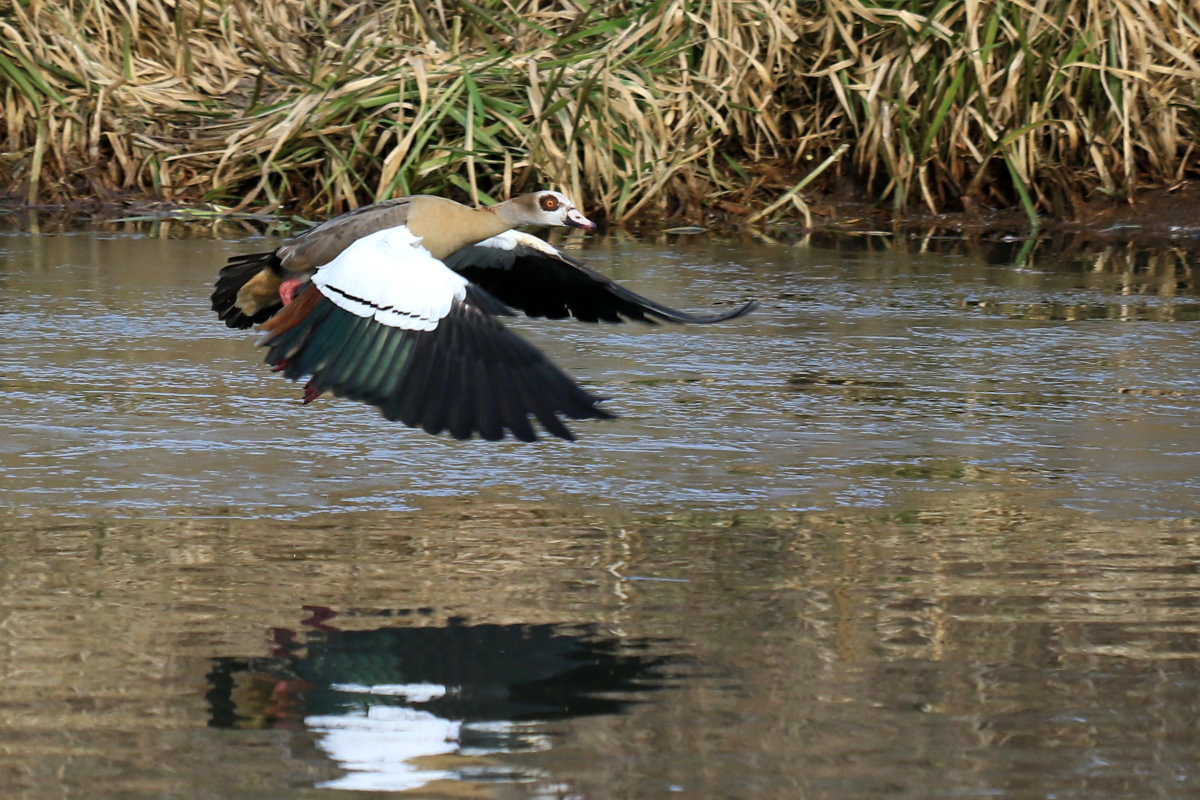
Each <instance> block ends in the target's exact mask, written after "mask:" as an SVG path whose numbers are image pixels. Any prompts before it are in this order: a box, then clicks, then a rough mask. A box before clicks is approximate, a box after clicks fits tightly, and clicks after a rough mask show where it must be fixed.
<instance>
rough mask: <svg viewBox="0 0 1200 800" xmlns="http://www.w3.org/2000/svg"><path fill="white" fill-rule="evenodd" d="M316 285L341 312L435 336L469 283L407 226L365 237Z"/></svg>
mask: <svg viewBox="0 0 1200 800" xmlns="http://www.w3.org/2000/svg"><path fill="white" fill-rule="evenodd" d="M312 282H313V283H314V284H316V286H317V288H318V289H319V290H320V291H321V294H323V295H325V296H326V297H328V298H329V300H330V302H332V303H333V304H334V305H336V306H337V307H339V308H343V309H345V310H346V311H349V312H350V313H351V314H355V315H357V316H360V317H374V318H375V320H376V321H378V322H380V323H382V324H384V325H390V326H391V327H393V328H403V329H405V330H416V331H431V330H433V329H434V328H436V327H437V326H438V322H439V321H441V319H442V318H443V317H445V316H446V315H447V314H449V313H450V307H451V306H452V305H453V304H454V302H455V301H456V300H458V301H462V300H464V299H465V298H466V296H467V281H466V279H465V278H463V277H462V276H460V275H459V274H458V273H456V272H454V271H452V270H451V269H449V268H448V267H447V266H446V265H445V264H443V263H442V262H441V261H439V260H438V259H436V258H434V257H433V255H432V254H431V253H430V252H429V251H428V250H426V249H425V248H424V247H423V246H422V245H421V237H419V236H414V235H413V233H412V231H410V230H409V229H408V227H407V226H405V225H401V226H398V227H395V228H385V229H384V230H381V231H376V232H375V233H372V234H369V235H367V236H364V237H363V238H361V239H359V240H358V241H356V242H354V243H353V244H351V245H350V246H349V247H347V248H346V249H345V250H343V251H342V252H341V253H340V254H338V257H337V258H335V259H334V260H333V261H330V262H329V263H328V264H326V265H324V266H322V267H321V268H319V269H318V270H317V274H316V275H314V276H313V279H312Z"/></svg>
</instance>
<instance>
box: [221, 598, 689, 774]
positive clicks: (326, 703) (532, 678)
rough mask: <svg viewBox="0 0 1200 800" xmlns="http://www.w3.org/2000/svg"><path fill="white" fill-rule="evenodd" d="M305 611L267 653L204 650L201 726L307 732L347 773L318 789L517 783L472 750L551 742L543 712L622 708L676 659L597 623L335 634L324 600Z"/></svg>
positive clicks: (662, 681) (458, 624) (552, 716)
mask: <svg viewBox="0 0 1200 800" xmlns="http://www.w3.org/2000/svg"><path fill="white" fill-rule="evenodd" d="M308 610H309V611H310V612H312V613H313V616H312V618H310V619H309V620H308V621H306V624H307V625H308V627H309V631H308V632H307V633H306V634H305V635H304V636H303V637H301V636H299V635H297V634H296V632H294V631H291V630H288V629H275V630H274V631H273V632H272V647H271V654H270V655H269V656H267V657H263V658H238V657H219V658H215V659H213V667H212V670H211V671H210V673H209V675H208V682H209V687H210V688H209V692H208V701H209V709H210V720H209V724H210V725H211V726H213V727H219V728H240V729H263V728H272V729H292V730H308V731H312V732H314V733H316V734H317V735H318V745H319V747H320V748H321V750H323V751H324V752H325V754H326V755H328V756H329V757H331V758H333V759H334V760H335V761H336V762H338V764H339V765H340V766H341V767H342V768H343V769H344V770H345V771H346V774H345V775H344V776H343V777H342V778H339V779H337V780H334V781H331V782H329V783H327V784H322V785H323V786H326V787H330V788H344V789H373V790H392V791H395V790H402V789H409V788H416V787H419V786H422V785H425V784H427V783H429V782H432V781H437V780H505V779H516V778H517V777H518V776H515V775H511V774H509V773H510V772H512V769H511V768H505V767H502V766H497V765H496V764H495V762H494V760H489V761H481V760H479V759H478V758H477V757H478V756H482V755H488V754H494V753H505V752H509V753H511V752H528V751H530V750H538V749H544V748H547V747H549V746H550V744H551V742H550V739H549V737H548V734H547V733H546V730H545V726H544V725H542V724H539V723H544V722H545V721H548V720H556V719H564V718H572V717H586V716H592V715H599V714H618V713H621V712H622V711H623V710H625V709H627V708H628V707H629V706H630V704H632V703H637V702H643V701H644V700H645V699H646V693H648V692H651V691H654V690H657V689H661V688H664V687H665V686H667V685H669V677H668V676H666V675H665V674H664V673H663V667H664V666H665V665H667V664H669V663H672V662H678V661H679V660H680V659H679V658H678V657H677V656H674V655H664V654H663V653H662V647H663V644H664V643H663V642H662V641H661V640H657V641H650V640H631V639H620V638H614V637H611V636H608V637H606V636H604V635H601V634H600V633H599V630H598V627H597V626H595V625H572V626H559V625H549V624H537V625H494V624H481V625H471V624H467V623H466V622H464V621H462V620H451V621H450V622H448V623H447V624H445V625H443V626H438V627H403V626H402V624H398V625H396V626H393V627H380V628H377V629H373V630H353V631H347V630H338V629H337V628H336V627H333V626H332V625H330V624H329V622H330V620H332V619H333V618H334V617H335V616H336V615H335V614H334V613H333V612H331V611H329V610H328V609H319V608H310V609H308ZM389 621H392V620H389Z"/></svg>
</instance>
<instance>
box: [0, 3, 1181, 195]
mask: <svg viewBox="0 0 1200 800" xmlns="http://www.w3.org/2000/svg"><path fill="white" fill-rule="evenodd" d="M909 6H910V4H900V3H894V2H884V0H829V1H828V2H825V3H820V4H797V3H794V2H790V0H756V2H733V1H732V0H657V1H656V2H649V3H642V2H633V1H632V0H614V2H610V3H605V4H598V5H595V6H587V5H586V4H579V5H576V4H574V3H571V2H569V0H477V1H476V2H466V0H464V2H461V3H457V4H455V7H454V9H453V13H449V11H448V10H447V8H446V7H445V6H444V5H442V4H433V5H430V4H424V3H415V4H410V3H407V2H400V0H390V1H388V2H377V3H367V2H362V0H304V1H303V2H302V1H301V0H279V1H278V2H272V3H258V2H250V0H216V2H211V1H210V0H172V1H171V2H167V1H166V0H134V2H117V0H89V1H88V2H85V1H84V0H56V2H53V3H51V2H46V1H45V0H21V2H16V3H9V4H7V8H8V10H7V11H6V12H5V13H4V14H3V15H2V16H0V34H2V35H0V103H2V109H3V112H2V113H3V118H4V121H5V130H4V131H3V135H5V137H6V146H5V148H4V150H6V151H7V154H6V155H0V189H3V188H7V189H8V190H9V191H23V192H24V196H25V197H27V198H28V199H30V200H59V199H63V198H67V197H73V196H78V195H98V196H108V195H111V194H113V193H114V192H119V191H136V192H144V193H150V194H151V195H153V196H158V197H162V198H165V199H168V200H170V199H197V198H201V197H203V198H207V199H210V200H216V201H221V202H226V203H231V204H240V205H242V206H255V207H261V206H272V205H276V204H281V203H283V202H285V201H289V202H291V201H296V202H299V203H301V204H302V205H303V206H304V207H306V208H308V209H312V210H314V211H322V212H329V211H334V210H338V209H344V208H346V207H351V206H354V205H357V204H359V203H361V202H364V201H368V200H373V199H376V198H380V197H384V196H390V195H396V194H402V193H407V192H416V191H423V192H437V193H449V194H453V195H456V196H460V197H469V198H473V199H478V200H487V199H489V198H491V197H497V196H503V195H508V194H510V193H512V192H513V191H517V190H521V189H526V188H529V187H531V186H534V185H542V184H547V183H549V184H555V185H560V186H562V187H564V188H566V189H567V190H568V191H570V192H572V193H574V194H576V195H578V196H580V197H582V198H583V199H584V202H586V203H587V205H588V206H589V207H591V208H598V209H604V210H605V211H606V212H607V213H608V215H609V216H610V217H611V218H614V219H627V218H629V217H631V216H632V215H634V214H637V213H638V212H639V211H643V210H645V209H647V208H649V207H655V208H660V209H670V210H672V211H674V212H676V213H678V214H680V215H682V216H685V217H690V218H693V219H696V218H699V217H700V216H701V214H702V211H703V208H704V207H705V206H716V207H718V208H722V209H724V210H726V211H734V212H735V213H736V212H739V211H740V212H742V213H749V212H750V211H751V210H753V209H755V208H762V207H763V206H764V205H766V204H768V203H770V202H771V201H772V200H773V199H775V198H779V197H781V195H783V193H785V192H787V191H788V190H790V189H792V188H793V187H794V186H795V185H796V184H797V183H798V182H799V181H801V180H802V179H803V178H804V176H805V174H806V173H807V172H808V171H809V169H810V168H811V165H814V164H817V163H820V161H821V160H822V159H824V158H827V157H828V156H829V155H830V154H831V153H832V152H833V151H834V150H835V149H836V148H837V147H838V145H840V144H842V143H846V142H849V143H851V144H852V146H853V148H854V149H853V151H852V156H851V157H849V158H847V159H846V160H845V161H844V162H839V164H838V168H837V170H830V173H833V172H837V171H839V170H840V171H841V172H842V173H843V174H845V173H847V172H850V173H852V174H853V175H855V176H857V177H858V178H859V179H860V180H861V181H862V182H863V183H864V185H866V186H867V187H868V189H869V190H870V192H871V193H872V194H873V195H875V196H877V197H887V198H890V199H891V200H892V202H893V203H894V204H895V206H896V207H897V208H900V207H904V206H911V205H914V204H920V205H924V206H926V207H928V208H930V209H934V210H945V209H949V208H955V207H958V206H960V205H963V204H966V205H970V204H972V203H983V204H989V205H993V204H1000V205H1014V204H1019V205H1023V206H1024V207H1025V208H1026V210H1027V211H1028V213H1030V214H1031V215H1032V214H1033V213H1035V212H1050V213H1055V212H1061V211H1063V210H1064V209H1065V208H1067V207H1068V206H1069V205H1070V204H1071V203H1073V202H1074V201H1076V200H1078V199H1079V198H1080V197H1082V196H1086V195H1087V194H1089V193H1091V192H1093V191H1097V190H1098V191H1102V192H1105V193H1109V194H1114V195H1123V194H1127V193H1129V192H1131V191H1132V190H1134V189H1136V188H1137V187H1138V186H1139V185H1140V184H1145V183H1147V182H1157V183H1167V182H1170V181H1174V180H1177V179H1178V178H1180V177H1184V176H1186V175H1188V174H1190V171H1191V170H1194V167H1195V163H1196V162H1195V153H1194V149H1193V147H1192V146H1191V145H1190V144H1189V142H1193V141H1195V140H1196V139H1197V138H1198V136H1197V134H1198V133H1200V131H1197V127H1198V123H1200V121H1198V120H1197V115H1196V113H1195V108H1196V95H1197V87H1200V62H1198V61H1197V59H1196V57H1195V53H1196V51H1197V47H1196V39H1197V36H1198V35H1200V34H1198V31H1200V18H1196V17H1194V16H1188V12H1187V11H1186V9H1187V6H1182V7H1181V6H1178V5H1176V4H1170V3H1152V2H1150V0H1117V2H1100V1H1099V0H1072V1H1071V2H1064V3H1035V4H1015V3H1006V2H1000V1H999V0H997V2H983V1H981V0H968V1H967V2H958V1H957V0H936V2H932V3H926V4H921V6H920V7H921V9H922V12H923V13H916V12H914V11H910V10H908V8H909ZM4 184H7V186H6V187H5V186H4Z"/></svg>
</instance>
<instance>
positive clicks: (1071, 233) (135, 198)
mask: <svg viewBox="0 0 1200 800" xmlns="http://www.w3.org/2000/svg"><path fill="white" fill-rule="evenodd" d="M806 202H807V205H808V207H809V210H810V212H811V218H812V222H813V224H812V227H811V228H810V227H808V226H807V225H806V224H805V220H804V218H803V217H802V215H800V214H799V213H798V212H796V213H791V214H782V215H776V216H774V217H773V218H772V219H770V220H766V221H756V222H754V223H752V224H748V223H747V222H746V220H747V219H748V218H750V217H752V215H753V214H754V213H756V211H757V210H758V209H755V208H751V207H749V206H742V205H738V204H734V203H728V202H720V201H717V202H715V203H714V204H713V205H711V206H708V207H706V208H704V209H703V210H702V211H699V213H694V214H693V215H692V216H691V217H684V216H670V217H665V218H664V217H656V216H651V215H646V216H643V217H641V218H638V219H636V220H634V221H633V222H632V224H629V225H625V226H620V228H621V229H623V230H627V231H631V232H634V233H639V234H653V233H659V232H663V231H669V230H671V229H673V228H686V229H689V232H695V233H711V234H718V235H724V236H738V235H745V234H751V235H761V234H765V235H767V236H783V237H795V236H804V235H806V234H809V233H823V234H836V233H848V234H861V233H871V232H889V233H898V234H917V235H929V234H935V235H958V236H962V237H964V238H976V237H978V238H1018V239H1024V238H1028V237H1030V236H1035V237H1041V238H1053V239H1059V240H1064V241H1065V240H1069V242H1070V245H1069V246H1079V245H1087V244H1112V243H1117V242H1129V243H1135V244H1145V245H1163V244H1175V245H1180V244H1182V245H1184V246H1187V245H1188V243H1189V242H1195V243H1196V244H1197V245H1200V184H1196V183H1192V182H1183V183H1180V184H1178V185H1176V186H1173V187H1171V188H1169V189H1151V190H1146V191H1143V192H1141V193H1139V194H1138V195H1137V198H1136V199H1135V200H1133V201H1128V202H1127V201H1120V200H1114V199H1111V198H1105V197H1099V198H1095V199H1093V200H1091V201H1089V202H1086V203H1082V204H1079V205H1078V206H1077V207H1076V208H1075V209H1074V211H1073V213H1072V214H1070V215H1069V216H1065V217H1061V218H1052V217H1044V218H1041V219H1040V220H1039V222H1040V228H1039V229H1038V230H1037V231H1036V232H1034V231H1032V230H1031V225H1030V221H1029V218H1028V217H1027V216H1026V215H1025V214H1024V212H1023V211H1021V209H1019V208H1006V209H986V208H976V209H973V210H970V211H957V212H949V213H943V214H931V213H928V212H925V211H922V210H920V209H916V210H911V211H908V212H905V213H903V214H902V215H896V214H895V213H894V212H893V211H892V209H890V208H887V207H885V206H882V205H879V204H874V203H869V202H864V201H861V200H857V199H853V198H850V197H847V195H846V193H837V194H827V195H823V196H819V197H816V198H812V199H809V200H807V201H806ZM601 219H602V218H601ZM163 221H171V222H177V223H181V224H188V225H192V226H196V227H197V228H203V227H204V226H216V225H222V226H226V225H232V226H235V228H240V229H242V230H244V231H246V232H247V233H252V232H261V231H263V230H264V229H266V230H269V231H271V232H277V233H281V234H287V233H289V232H292V231H298V230H303V229H304V228H305V227H307V225H308V224H309V222H310V221H309V220H308V219H307V218H305V217H303V216H301V215H297V214H293V213H291V212H289V211H288V210H286V209H281V210H275V211H270V210H265V209H264V210H253V209H251V210H248V211H242V212H236V213H234V212H231V210H230V209H229V208H227V207H224V206H218V205H212V204H196V205H187V204H181V203H170V202H163V201H161V200H157V199H154V198H150V197H146V196H144V195H138V194H128V195H124V196H120V197H112V198H108V199H100V198H94V197H80V198H76V199H74V200H72V201H71V202H68V203H65V204H61V205H52V206H30V205H26V204H24V203H21V202H19V201H17V200H15V199H13V198H7V199H6V198H0V229H6V230H26V229H33V230H37V229H41V230H67V229H79V228H83V227H87V226H90V225H101V226H109V225H113V224H131V223H153V222H163ZM314 221H315V220H314ZM613 229H614V228H613V227H610V228H609V230H613ZM692 229H696V230H692Z"/></svg>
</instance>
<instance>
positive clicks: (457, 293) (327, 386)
mask: <svg viewBox="0 0 1200 800" xmlns="http://www.w3.org/2000/svg"><path fill="white" fill-rule="evenodd" d="M521 225H544V226H566V227H571V228H580V229H582V230H589V231H590V230H593V229H595V227H596V226H595V224H594V223H593V222H591V221H590V220H589V219H588V218H587V217H585V216H584V215H583V214H582V213H581V212H580V211H579V210H578V209H577V208H576V207H575V205H574V204H573V203H572V202H571V201H570V200H568V199H567V198H566V196H564V195H562V194H560V193H559V192H554V191H541V192H534V193H531V194H525V195H521V196H519V197H514V198H512V199H511V200H507V201H505V202H503V203H499V204H497V205H494V206H484V207H480V208H471V207H469V206H465V205H462V204H460V203H457V202H454V201H453V200H447V199H445V198H441V197H433V196H429V195H416V196H412V197H400V198H396V199H393V200H385V201H383V202H381V203H375V204H373V205H369V206H364V207H362V208H359V209H356V210H354V211H350V212H348V213H346V214H342V215H341V216H339V217H335V218H333V219H331V220H328V221H327V222H324V223H322V224H321V225H318V226H316V227H315V228H312V229H311V230H308V231H306V232H304V233H302V234H300V235H299V236H297V237H295V238H293V239H291V240H289V241H288V242H286V243H285V244H283V245H282V246H281V247H279V248H277V249H275V250H273V251H271V252H268V253H250V254H247V255H238V256H234V257H232V258H230V259H229V261H228V263H227V264H226V266H225V267H224V268H223V269H222V270H221V273H220V275H219V277H218V278H217V283H216V288H215V290H214V291H213V294H212V307H213V310H214V311H216V312H217V314H218V316H219V317H220V318H221V319H222V320H224V321H225V324H226V325H228V326H229V327H231V328H249V327H250V326H251V325H254V324H258V323H261V329H262V330H263V331H264V332H265V334H264V336H263V338H262V339H260V341H259V344H260V345H261V346H264V347H266V348H267V357H266V362H267V363H268V364H270V365H271V366H272V367H273V368H274V370H275V371H278V372H282V373H283V374H284V376H286V377H288V378H290V379H292V380H297V379H299V378H301V377H303V376H305V375H308V376H311V377H310V378H309V381H308V383H307V384H306V386H305V387H304V402H305V403H310V402H312V401H313V400H315V399H316V398H317V397H318V396H320V395H321V394H322V393H324V392H326V391H331V392H333V393H334V394H335V395H339V396H343V397H348V398H351V399H354V400H361V401H363V402H366V403H370V404H372V405H374V406H377V407H378V408H379V409H380V410H381V411H382V412H383V415H384V416H385V417H387V418H388V419H391V420H399V421H401V422H403V423H404V424H405V425H408V426H409V427H422V428H424V429H425V430H426V431H427V432H429V433H431V434H436V433H440V432H441V431H444V430H445V431H449V432H450V435H451V436H453V437H454V438H456V439H469V438H471V436H472V435H474V434H478V435H479V436H480V437H482V438H484V439H489V440H498V439H502V438H504V435H505V431H506V430H507V431H508V432H509V433H511V434H512V435H513V436H514V437H515V438H517V439H519V440H521V441H525V442H530V441H534V440H535V439H537V434H536V433H535V432H534V429H533V426H532V425H531V424H530V420H529V417H530V415H533V417H535V418H536V419H537V420H538V422H539V423H540V424H541V426H542V427H543V428H545V429H546V431H548V432H549V433H551V434H553V435H555V436H558V437H560V438H563V439H574V436H573V435H572V434H571V431H570V430H569V429H568V428H567V427H566V425H564V424H563V422H562V420H560V419H559V416H560V415H562V416H565V417H569V418H571V419H610V418H612V417H613V414H611V413H609V412H608V411H605V410H604V409H601V408H598V407H597V406H596V403H598V402H600V401H601V400H603V399H604V398H602V397H597V396H595V395H593V394H590V393H588V392H587V391H585V390H584V389H582V388H581V387H580V386H579V385H578V384H576V383H575V381H574V380H572V379H571V378H570V377H568V376H567V375H566V374H565V373H564V372H562V371H561V370H559V369H558V368H557V367H555V366H554V365H553V364H552V363H551V362H550V361H549V360H548V359H547V358H546V357H545V356H544V355H543V354H542V353H541V352H540V351H539V350H537V349H536V348H535V347H533V346H532V345H530V344H528V343H527V342H525V341H524V340H523V339H521V338H520V337H518V336H516V335H515V334H513V333H512V332H511V331H509V330H508V329H507V328H505V327H504V325H503V324H501V322H500V321H499V320H498V319H497V318H496V317H497V315H508V314H513V313H515V312H514V311H513V309H518V310H520V311H523V312H524V313H525V314H527V315H528V316H531V317H547V318H550V319H562V318H565V317H575V318H576V319H579V320H582V321H585V322H596V321H600V320H604V321H607V322H620V321H623V320H626V319H630V320H639V321H642V322H648V323H654V322H655V321H656V320H665V321H669V322H691V323H708V322H718V321H721V320H726V319H733V318H734V317H739V316H741V315H742V314H745V313H746V312H747V311H749V310H750V309H751V308H752V307H753V306H754V303H753V301H751V302H748V303H746V304H745V305H742V306H740V307H738V308H736V309H733V310H732V311H728V312H725V313H722V314H716V315H712V316H697V315H693V314H689V313H686V312H683V311H677V310H675V309H672V308H668V307H667V306H664V305H660V304H659V303H656V302H654V301H653V300H649V299H647V298H645V297H642V296H640V295H638V294H636V293H634V292H631V291H630V290H628V289H626V288H625V287H623V286H621V285H620V284H618V283H616V282H614V281H613V280H611V279H610V278H607V277H605V276H604V275H601V274H600V273H598V272H595V271H593V270H591V269H588V268H587V267H585V266H584V265H583V264H580V263H579V262H578V261H576V260H575V259H573V258H571V257H569V256H567V255H565V254H564V253H562V252H560V251H559V250H557V249H556V248H554V247H553V246H551V245H550V244H548V243H547V242H545V241H543V240H541V239H539V238H537V237H536V236H532V235H530V234H527V233H521V232H518V231H515V230H513V228H515V227H517V226H521Z"/></svg>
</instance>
